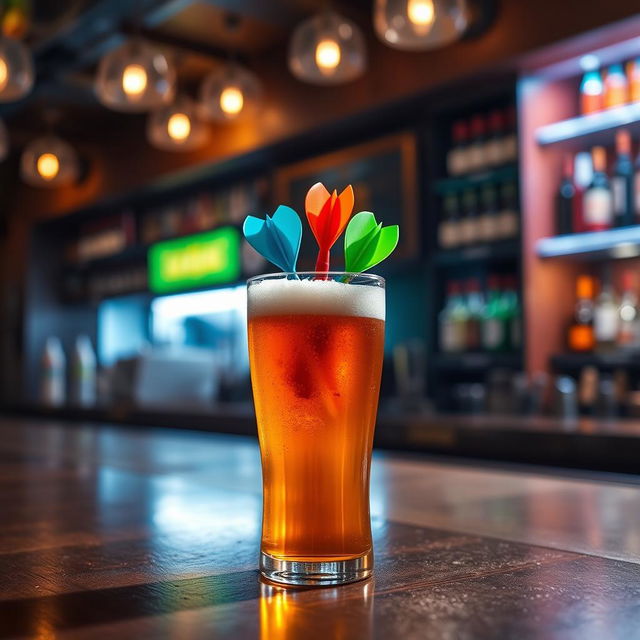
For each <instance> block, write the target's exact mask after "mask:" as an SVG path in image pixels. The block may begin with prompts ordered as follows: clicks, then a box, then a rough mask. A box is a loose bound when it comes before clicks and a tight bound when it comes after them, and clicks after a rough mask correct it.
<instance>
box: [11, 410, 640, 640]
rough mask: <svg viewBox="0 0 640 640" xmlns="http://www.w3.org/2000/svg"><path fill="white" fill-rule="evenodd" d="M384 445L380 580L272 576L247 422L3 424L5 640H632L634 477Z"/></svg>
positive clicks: (379, 471) (637, 572)
mask: <svg viewBox="0 0 640 640" xmlns="http://www.w3.org/2000/svg"><path fill="white" fill-rule="evenodd" d="M580 475H581V476H582V477H577V476H578V472H575V473H574V474H573V477H570V476H567V475H564V476H560V475H558V474H553V473H550V472H542V471H541V472H537V473H532V472H531V470H530V469H528V470H526V471H523V470H504V469H503V470H499V469H495V468H494V469H489V468H486V467H484V468H483V467H479V466H457V465H455V464H445V463H442V462H434V461H433V459H431V460H427V459H423V458H417V457H408V456H404V457H401V456H399V455H391V454H382V453H376V454H375V455H374V464H373V475H372V500H371V506H372V523H373V532H374V539H375V555H376V569H375V577H374V578H373V579H371V580H368V581H365V582H360V583H355V584H351V585H347V586H343V587H340V588H323V589H285V588H281V587H276V586H273V585H269V584H267V583H265V582H261V581H260V579H259V577H258V573H257V570H256V568H257V564H258V547H259V536H260V509H261V496H260V483H261V480H260V462H259V455H258V447H257V443H256V442H255V440H254V439H252V438H249V437H243V436H230V435H216V434H209V433H195V432H188V431H172V430H161V429H149V428H144V429H143V428H139V429H129V428H124V427H109V426H100V425H95V424H93V425H92V424H78V423H75V424H74V423H64V422H51V421H37V420H26V419H2V420H0V513H1V514H2V518H1V520H0V585H1V586H0V638H19V637H32V638H40V639H45V638H91V639H92V640H93V639H102V638H105V639H107V638H117V639H118V640H121V639H122V638H133V637H135V638H154V639H156V638H180V639H183V638H189V639H191V638H194V639H195V638H198V639H199V638H214V637H215V638H234V639H243V638H260V639H261V640H267V639H268V640H280V639H283V640H284V639H287V640H291V639H295V638H304V640H313V639H314V638H329V639H333V638H348V639H349V640H353V639H356V640H357V639H360V638H369V637H376V638H385V639H386V638H402V639H411V638H427V639H429V638H434V639H439V640H440V639H448V638H450V639H452V640H453V639H455V640H464V639H466V638H492V639H493V638H495V639H500V640H503V639H507V638H517V639H518V640H526V639H528V638H536V639H540V638H544V639H555V638H580V640H589V639H592V638H593V639H598V640H602V639H605V638H621V639H624V640H631V639H633V638H640V491H639V488H638V486H637V484H635V483H636V482H637V481H636V479H635V478H633V477H623V476H616V477H612V476H600V477H595V476H594V477H587V476H586V474H583V473H581V472H580Z"/></svg>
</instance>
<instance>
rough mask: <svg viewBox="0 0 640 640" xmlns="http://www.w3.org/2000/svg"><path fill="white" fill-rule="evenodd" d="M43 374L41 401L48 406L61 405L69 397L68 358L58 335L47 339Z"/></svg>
mask: <svg viewBox="0 0 640 640" xmlns="http://www.w3.org/2000/svg"><path fill="white" fill-rule="evenodd" d="M41 375H42V380H41V387H40V401H41V402H42V404H43V405H45V406H47V407H61V406H62V405H63V404H64V403H65V402H66V399H67V384H66V381H67V359H66V357H65V355H64V350H63V349H62V343H61V342H60V339H59V338H58V337H56V336H49V337H48V338H47V339H46V342H45V346H44V351H43V353H42V372H41Z"/></svg>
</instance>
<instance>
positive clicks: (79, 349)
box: [71, 280, 133, 407]
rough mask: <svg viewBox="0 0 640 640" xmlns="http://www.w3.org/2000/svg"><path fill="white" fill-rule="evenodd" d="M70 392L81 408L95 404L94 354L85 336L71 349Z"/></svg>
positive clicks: (127, 288) (129, 286)
mask: <svg viewBox="0 0 640 640" xmlns="http://www.w3.org/2000/svg"><path fill="white" fill-rule="evenodd" d="M124 289H125V290H128V291H130V290H132V289H133V287H132V283H131V281H130V280H129V281H127V283H126V286H125V287H124ZM71 374H72V377H71V382H72V385H73V386H72V390H71V397H72V400H73V402H74V404H76V405H78V406H81V407H92V406H94V405H95V403H96V354H95V351H94V350H93V346H92V345H91V340H90V338H89V336H87V335H79V336H78V337H77V338H76V341H75V344H74V348H73V359H72V367H71Z"/></svg>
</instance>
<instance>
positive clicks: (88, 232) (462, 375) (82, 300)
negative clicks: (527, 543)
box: [0, 0, 640, 471]
mask: <svg viewBox="0 0 640 640" xmlns="http://www.w3.org/2000/svg"><path fill="white" fill-rule="evenodd" d="M0 29H1V31H2V35H1V37H0V118H1V122H0V157H1V158H2V162H1V163H0V247H1V251H0V400H1V405H2V411H3V413H6V414H28V415H34V416H35V415H45V416H48V417H52V416H59V417H60V418H65V419H78V420H87V419H90V420H95V421H109V422H125V423H130V424H140V425H159V426H162V425H166V426H172V427H187V428H198V429H208V430H212V431H226V432H234V433H250V434H252V433H255V421H254V417H253V409H252V404H251V395H250V385H249V377H248V361H247V354H246V309H245V307H246V293H245V285H244V281H245V279H246V278H247V277H250V276H252V275H255V274H258V273H263V272H265V271H269V270H270V269H271V266H270V265H269V264H266V263H265V262H264V261H263V260H262V258H261V257H260V256H259V255H258V254H256V253H255V252H254V251H253V250H252V249H251V248H250V247H249V246H248V245H247V244H246V243H245V242H244V240H243V238H242V236H241V233H240V228H241V224H242V221H243V220H244V218H245V216H246V215H248V214H255V215H258V216H260V217H263V216H264V215H265V214H267V213H271V212H272V211H273V210H274V208H275V206H276V205H277V204H279V203H286V204H288V205H291V206H292V207H293V208H294V209H296V210H297V211H298V212H299V213H301V214H303V204H304V195H305V193H306V191H307V189H308V188H309V187H310V186H311V185H312V184H313V183H315V182H317V181H319V180H320V181H322V182H324V183H325V185H327V187H328V188H330V189H333V188H337V189H342V188H343V187H344V185H346V184H347V183H352V184H353V185H354V188H355V191H356V211H359V210H372V211H374V212H375V213H376V215H377V217H378V219H381V220H384V222H385V224H396V223H397V224H399V225H400V230H401V239H400V244H399V246H398V249H397V250H396V252H395V253H394V255H393V256H392V258H391V259H389V260H388V261H387V262H386V263H385V264H384V265H381V266H380V267H379V268H377V269H375V271H377V272H378V273H380V274H381V275H383V276H385V278H387V302H388V310H387V336H386V348H385V372H384V377H383V394H382V398H381V407H380V418H379V424H378V430H377V444H378V445H379V446H384V447H393V448H401V449H408V450H413V449H416V450H417V449H420V450H427V451H433V452H440V453H448V454H451V455H457V456H473V457H483V458H492V459H497V458H500V459H506V460H513V461H527V462H539V463H543V464H562V465H568V466H577V467H585V468H600V469H609V470H616V471H638V470H639V469H638V462H637V461H638V460H640V314H639V307H638V293H639V292H640V274H639V272H638V265H639V264H640V261H639V259H638V256H640V155H639V153H638V147H639V143H640V13H639V12H638V4H637V2H633V1H623V0H611V1H610V2H607V3H585V2H579V1H577V0H567V1H566V2H564V3H562V7H561V10H560V7H559V5H558V3H557V2H552V1H551V0H538V2H535V3H530V2H519V1H518V0H357V1H356V0H351V1H347V0H339V1H338V0H335V1H332V2H324V1H322V0H277V1H276V0H273V1H272V2H260V1H258V0H234V1H230V0H138V1H136V2H125V1H119V0H109V1H106V0H96V1H89V0H77V1H66V2H63V1H60V0H58V1H56V2H53V1H48V0H44V1H39V2H35V1H34V2H29V1H27V0H5V1H4V2H0ZM338 244H340V243H338ZM313 247H314V245H313V241H312V238H311V234H310V233H309V232H308V231H306V239H305V240H303V248H302V251H301V256H302V260H301V263H300V264H299V268H300V269H304V268H305V267H306V268H309V267H312V261H313V258H314V256H315V253H314V248H313ZM339 252H340V249H339V248H338V249H337V250H336V255H335V256H334V258H333V262H332V265H333V266H334V267H336V268H339V267H340V256H339V255H338V254H339Z"/></svg>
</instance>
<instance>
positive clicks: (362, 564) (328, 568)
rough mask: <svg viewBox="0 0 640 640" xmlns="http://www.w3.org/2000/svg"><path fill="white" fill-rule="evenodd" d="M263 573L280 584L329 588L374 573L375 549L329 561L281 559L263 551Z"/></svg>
mask: <svg viewBox="0 0 640 640" xmlns="http://www.w3.org/2000/svg"><path fill="white" fill-rule="evenodd" d="M260 573H261V574H262V575H263V576H264V577H265V578H267V580H271V581H272V582H277V583H278V584H289V585H298V586H302V585H304V586H315V587H329V586H333V585H338V584H348V583H349V582H357V581H358V580H365V579H366V578H368V577H370V576H371V574H372V573H373V552H372V551H369V553H366V554H365V555H363V556H360V557H359V558H352V559H350V560H338V561H334V562H331V561H328V562H298V561H295V560H279V559H278V558H274V557H273V556H270V555H269V554H268V553H264V552H260Z"/></svg>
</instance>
